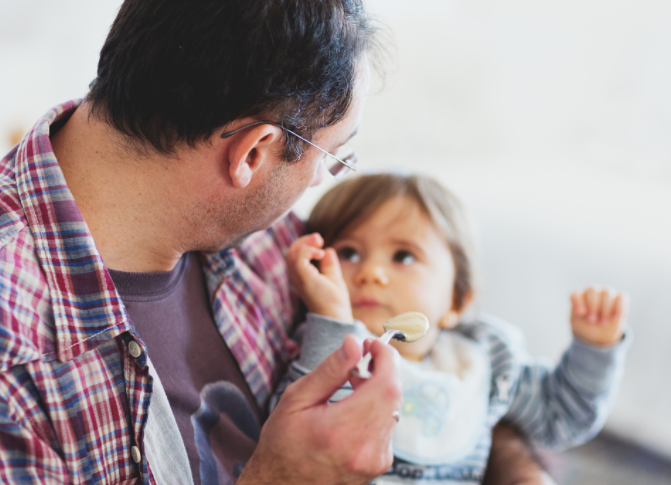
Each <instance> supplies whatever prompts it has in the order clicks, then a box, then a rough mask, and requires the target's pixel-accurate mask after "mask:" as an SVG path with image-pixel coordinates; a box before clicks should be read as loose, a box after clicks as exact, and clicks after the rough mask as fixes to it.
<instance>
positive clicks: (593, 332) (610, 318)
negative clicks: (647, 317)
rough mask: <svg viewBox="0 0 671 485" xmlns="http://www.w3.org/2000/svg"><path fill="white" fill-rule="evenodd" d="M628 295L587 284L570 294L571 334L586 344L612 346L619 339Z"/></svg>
mask: <svg viewBox="0 0 671 485" xmlns="http://www.w3.org/2000/svg"><path fill="white" fill-rule="evenodd" d="M628 300H629V298H628V296H627V294H626V293H618V292H616V291H615V290H612V289H610V288H606V289H602V288H601V287H599V286H590V287H589V288H587V289H586V290H584V291H576V292H574V293H573V294H572V295H571V328H572V329H573V335H575V336H576V337H578V338H579V339H580V340H583V341H585V342H587V343H589V344H594V345H612V344H615V343H617V342H619V341H620V340H621V339H622V333H623V331H624V324H625V321H626V320H627V310H628Z"/></svg>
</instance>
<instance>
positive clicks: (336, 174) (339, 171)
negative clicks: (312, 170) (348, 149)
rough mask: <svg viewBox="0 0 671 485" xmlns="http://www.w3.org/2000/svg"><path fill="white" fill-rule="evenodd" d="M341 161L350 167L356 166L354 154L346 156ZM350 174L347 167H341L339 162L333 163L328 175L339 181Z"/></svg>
mask: <svg viewBox="0 0 671 485" xmlns="http://www.w3.org/2000/svg"><path fill="white" fill-rule="evenodd" d="M342 160H343V161H345V162H347V163H348V164H350V165H354V166H356V162H357V157H356V154H355V153H350V154H349V155H348V156H346V157H344V158H342ZM350 172H351V169H350V168H349V167H348V166H347V165H343V164H342V163H340V162H335V163H334V164H333V165H332V166H331V168H329V173H330V174H331V175H332V176H333V178H334V179H336V180H337V181H341V180H342V179H343V178H344V177H345V175H347V174H348V173H350Z"/></svg>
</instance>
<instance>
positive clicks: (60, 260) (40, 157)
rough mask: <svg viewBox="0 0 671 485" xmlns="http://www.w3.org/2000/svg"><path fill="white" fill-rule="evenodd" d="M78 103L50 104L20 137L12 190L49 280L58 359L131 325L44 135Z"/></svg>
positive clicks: (76, 353)
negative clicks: (21, 209)
mask: <svg viewBox="0 0 671 485" xmlns="http://www.w3.org/2000/svg"><path fill="white" fill-rule="evenodd" d="M80 103H81V100H76V101H69V102H67V103H64V104H61V105H59V106H56V107H55V108H53V109H51V110H50V111H49V112H48V113H47V114H46V115H45V116H44V117H43V118H42V119H40V120H39V121H38V123H37V124H36V125H35V127H34V128H33V130H32V131H31V132H30V133H28V134H27V135H26V137H25V138H24V139H23V141H22V142H21V144H20V146H19V150H18V153H17V158H16V181H17V190H18V194H19V198H20V200H21V204H22V205H23V209H24V212H25V215H26V219H27V220H28V225H29V226H30V230H31V232H32V235H33V238H34V240H35V250H36V253H37V257H38V259H39V260H40V264H41V266H42V269H43V271H44V273H45V276H46V278H47V282H48V284H49V291H50V294H51V302H52V308H53V316H54V322H55V330H56V346H57V353H58V359H59V360H60V361H61V362H65V361H68V360H70V359H73V358H75V357H77V356H78V355H79V354H81V353H83V352H86V351H88V350H90V349H92V348H95V347H96V346H97V345H99V344H100V343H102V342H104V341H106V340H108V339H110V338H112V337H115V336H116V335H119V334H120V333H123V332H125V331H128V330H131V329H132V326H131V324H130V321H129V320H128V317H127V315H126V312H125V310H124V308H123V303H122V301H121V299H120V297H119V295H118V293H117V291H116V288H115V287H114V283H113V282H112V279H111V278H110V275H109V273H108V271H107V269H106V268H105V265H104V263H103V260H102V257H101V256H100V253H99V252H98V250H97V248H96V245H95V242H94V241H93V237H92V236H91V233H90V232H89V230H88V226H87V225H86V222H85V221H84V219H83V217H82V215H81V212H80V211H79V208H78V207H77V204H76V202H75V199H74V197H73V196H72V193H71V192H70V190H69V189H68V186H67V183H66V181H65V178H64V176H63V172H62V171H61V169H60V166H59V165H58V161H57V160H56V156H55V154H54V152H53V149H52V146H51V140H50V138H49V131H50V127H51V125H52V124H54V123H56V122H58V121H59V120H63V119H64V118H67V117H69V116H70V115H72V113H73V112H74V111H75V109H77V107H78V106H79V104H80Z"/></svg>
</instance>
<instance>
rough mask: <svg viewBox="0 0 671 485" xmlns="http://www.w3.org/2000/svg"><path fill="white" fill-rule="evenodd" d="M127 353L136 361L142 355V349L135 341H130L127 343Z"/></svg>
mask: <svg viewBox="0 0 671 485" xmlns="http://www.w3.org/2000/svg"><path fill="white" fill-rule="evenodd" d="M128 352H130V355H132V356H133V358H134V359H137V358H138V357H140V356H141V355H142V347H140V344H138V343H137V342H136V341H135V340H131V341H130V342H129V343H128Z"/></svg>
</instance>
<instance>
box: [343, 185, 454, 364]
mask: <svg viewBox="0 0 671 485" xmlns="http://www.w3.org/2000/svg"><path fill="white" fill-rule="evenodd" d="M333 247H334V248H335V250H336V251H337V253H338V257H339V259H340V264H341V266H342V271H343V276H344V277H345V282H346V283H347V288H348V289H349V293H350V298H351V301H352V313H353V315H354V318H356V319H358V320H361V321H362V322H363V323H364V324H366V327H368V330H370V331H371V332H372V333H374V334H376V335H381V334H382V333H383V332H384V331H383V329H382V325H383V324H384V323H385V322H386V321H387V320H388V319H389V318H391V317H393V316H395V315H398V314H399V313H404V312H410V311H413V312H421V313H423V314H424V315H426V316H427V318H428V319H429V322H430V326H429V331H428V332H427V334H426V335H425V336H424V337H423V338H421V339H420V340H418V341H417V342H415V343H412V344H404V343H400V342H395V341H392V342H393V343H394V345H395V346H396V348H397V349H398V350H399V352H400V353H401V355H402V356H403V357H405V358H407V359H410V360H421V359H422V358H423V357H424V356H425V355H426V353H427V352H428V351H429V350H430V348H431V347H432V346H433V343H434V342H435V340H436V337H437V336H438V331H439V328H440V327H441V326H443V327H450V326H452V325H454V323H456V319H457V318H458V315H457V314H455V312H453V311H452V289H453V287H454V277H455V269H454V263H453V261H452V256H451V254H450V252H449V249H448V247H447V245H446V243H445V240H444V239H443V238H442V237H441V236H440V234H439V233H438V232H437V231H436V229H435V228H434V227H433V225H432V224H431V222H430V221H429V219H428V218H427V216H426V215H424V213H423V212H422V211H421V209H420V208H419V206H418V205H417V203H416V202H414V201H413V200H411V199H409V198H405V197H397V198H394V199H391V200H389V201H387V202H386V203H384V204H383V205H382V206H381V207H380V208H379V209H378V210H377V211H376V212H375V213H373V215H372V216H371V217H369V218H368V219H367V220H365V221H364V222H363V223H361V224H359V225H358V227H356V228H354V229H352V230H346V231H345V232H344V233H343V234H342V236H341V237H340V238H338V239H337V240H336V241H335V242H334V243H333Z"/></svg>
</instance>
